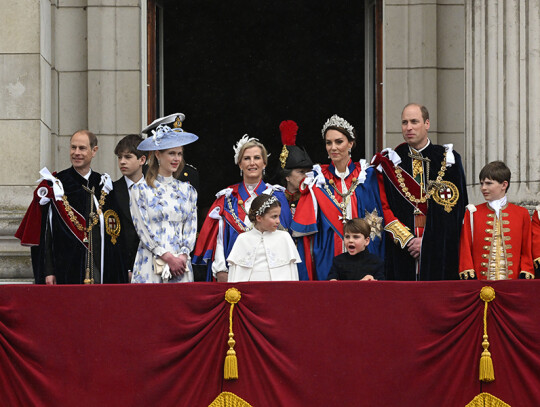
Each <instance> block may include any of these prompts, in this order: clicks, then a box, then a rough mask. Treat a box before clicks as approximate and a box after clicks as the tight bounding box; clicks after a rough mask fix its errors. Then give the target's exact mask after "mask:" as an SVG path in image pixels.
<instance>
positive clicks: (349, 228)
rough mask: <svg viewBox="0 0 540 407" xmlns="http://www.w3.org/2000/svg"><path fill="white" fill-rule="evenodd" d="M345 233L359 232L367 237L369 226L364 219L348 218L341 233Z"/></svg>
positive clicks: (369, 231) (369, 232)
mask: <svg viewBox="0 0 540 407" xmlns="http://www.w3.org/2000/svg"><path fill="white" fill-rule="evenodd" d="M345 233H360V234H362V235H364V237H365V238H366V239H367V238H368V237H369V235H370V234H371V226H369V223H367V221H365V220H364V219H360V218H354V219H350V220H348V221H347V223H345V225H343V234H345Z"/></svg>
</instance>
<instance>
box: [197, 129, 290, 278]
mask: <svg viewBox="0 0 540 407" xmlns="http://www.w3.org/2000/svg"><path fill="white" fill-rule="evenodd" d="M233 149H234V153H235V154H234V163H235V164H237V165H238V167H239V168H240V175H241V176H242V182H240V183H238V184H235V185H231V186H229V187H228V188H225V189H223V190H221V191H220V192H218V193H217V194H216V198H217V199H216V200H215V201H214V203H213V204H212V206H211V207H210V210H209V211H208V216H207V218H206V219H205V221H204V224H203V226H202V229H201V232H200V233H199V239H198V240H197V246H196V247H195V253H194V256H193V262H194V263H196V264H207V265H208V274H207V280H208V281H211V280H212V277H214V278H216V279H217V281H223V282H225V281H227V278H228V266H227V262H226V259H227V257H228V256H229V253H230V252H231V250H232V247H233V245H234V242H235V241H236V238H237V237H238V235H239V234H240V233H244V232H246V231H248V230H251V229H252V228H253V225H252V223H251V221H250V220H249V217H248V213H249V209H250V207H251V203H252V202H253V200H254V199H255V198H256V197H257V196H259V195H261V194H268V195H274V196H275V197H276V198H277V199H278V200H279V201H280V203H281V208H282V209H281V215H280V223H281V227H282V228H283V229H285V230H288V229H289V226H290V224H291V220H292V219H291V218H292V215H291V211H290V208H289V205H288V203H287V198H286V197H285V194H284V192H283V191H284V190H285V188H283V187H282V186H281V185H276V186H274V185H270V184H266V183H265V182H264V181H263V175H264V173H265V168H266V165H267V164H268V153H267V151H266V148H265V147H264V145H263V144H262V143H260V142H259V140H258V139H256V138H250V137H248V135H247V134H246V135H244V137H242V138H241V139H240V140H239V141H238V143H236V145H235V146H234V147H233Z"/></svg>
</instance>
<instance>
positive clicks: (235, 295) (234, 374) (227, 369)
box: [223, 287, 242, 380]
mask: <svg viewBox="0 0 540 407" xmlns="http://www.w3.org/2000/svg"><path fill="white" fill-rule="evenodd" d="M240 298H242V295H241V294H240V291H238V290H237V289H236V288H234V287H233V288H229V289H228V290H227V292H226V293H225V301H227V302H228V303H229V304H231V308H230V311H229V340H228V341H227V344H228V345H229V350H228V351H227V356H225V365H224V366H223V377H224V378H225V380H234V379H238V360H237V359H236V351H235V350H234V345H235V344H236V341H235V340H234V333H233V328H232V327H233V310H234V304H236V303H237V302H238V301H240Z"/></svg>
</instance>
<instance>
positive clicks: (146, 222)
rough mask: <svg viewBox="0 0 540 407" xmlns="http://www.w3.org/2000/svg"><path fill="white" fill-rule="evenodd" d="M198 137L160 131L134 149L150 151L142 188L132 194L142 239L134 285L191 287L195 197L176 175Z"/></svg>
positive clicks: (134, 188)
mask: <svg viewBox="0 0 540 407" xmlns="http://www.w3.org/2000/svg"><path fill="white" fill-rule="evenodd" d="M197 139H198V137H197V136H196V135H195V134H192V133H188V132H185V131H183V130H182V129H180V128H178V129H176V128H175V129H171V128H170V127H168V126H166V125H159V126H158V127H157V128H156V130H153V131H152V135H151V136H149V137H148V138H147V139H146V140H144V141H143V142H141V144H139V146H138V147H137V148H138V149H139V150H141V151H149V152H150V153H149V157H148V171H147V173H146V177H145V182H141V183H137V184H134V185H133V186H132V187H131V189H130V210H131V215H132V218H133V224H134V225H135V229H136V230H137V234H138V235H139V238H140V243H139V248H138V250H137V256H136V258H135V264H134V266H133V278H132V280H131V282H132V283H183V282H191V281H193V269H192V267H191V259H190V255H189V253H190V252H191V251H192V250H193V248H194V246H195V239H196V236H197V192H196V191H195V188H193V186H191V185H190V184H189V183H187V182H182V181H179V180H178V179H176V178H177V176H178V173H179V172H180V171H181V168H180V164H181V162H182V156H183V153H184V148H183V146H184V145H186V144H190V143H193V142H194V141H196V140H197Z"/></svg>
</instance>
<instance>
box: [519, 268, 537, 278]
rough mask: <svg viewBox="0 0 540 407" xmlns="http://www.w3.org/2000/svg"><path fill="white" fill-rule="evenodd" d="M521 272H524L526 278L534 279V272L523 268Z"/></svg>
mask: <svg viewBox="0 0 540 407" xmlns="http://www.w3.org/2000/svg"><path fill="white" fill-rule="evenodd" d="M520 274H523V275H524V276H525V279H526V280H532V279H534V274H533V273H529V272H528V271H524V270H521V272H520Z"/></svg>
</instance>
